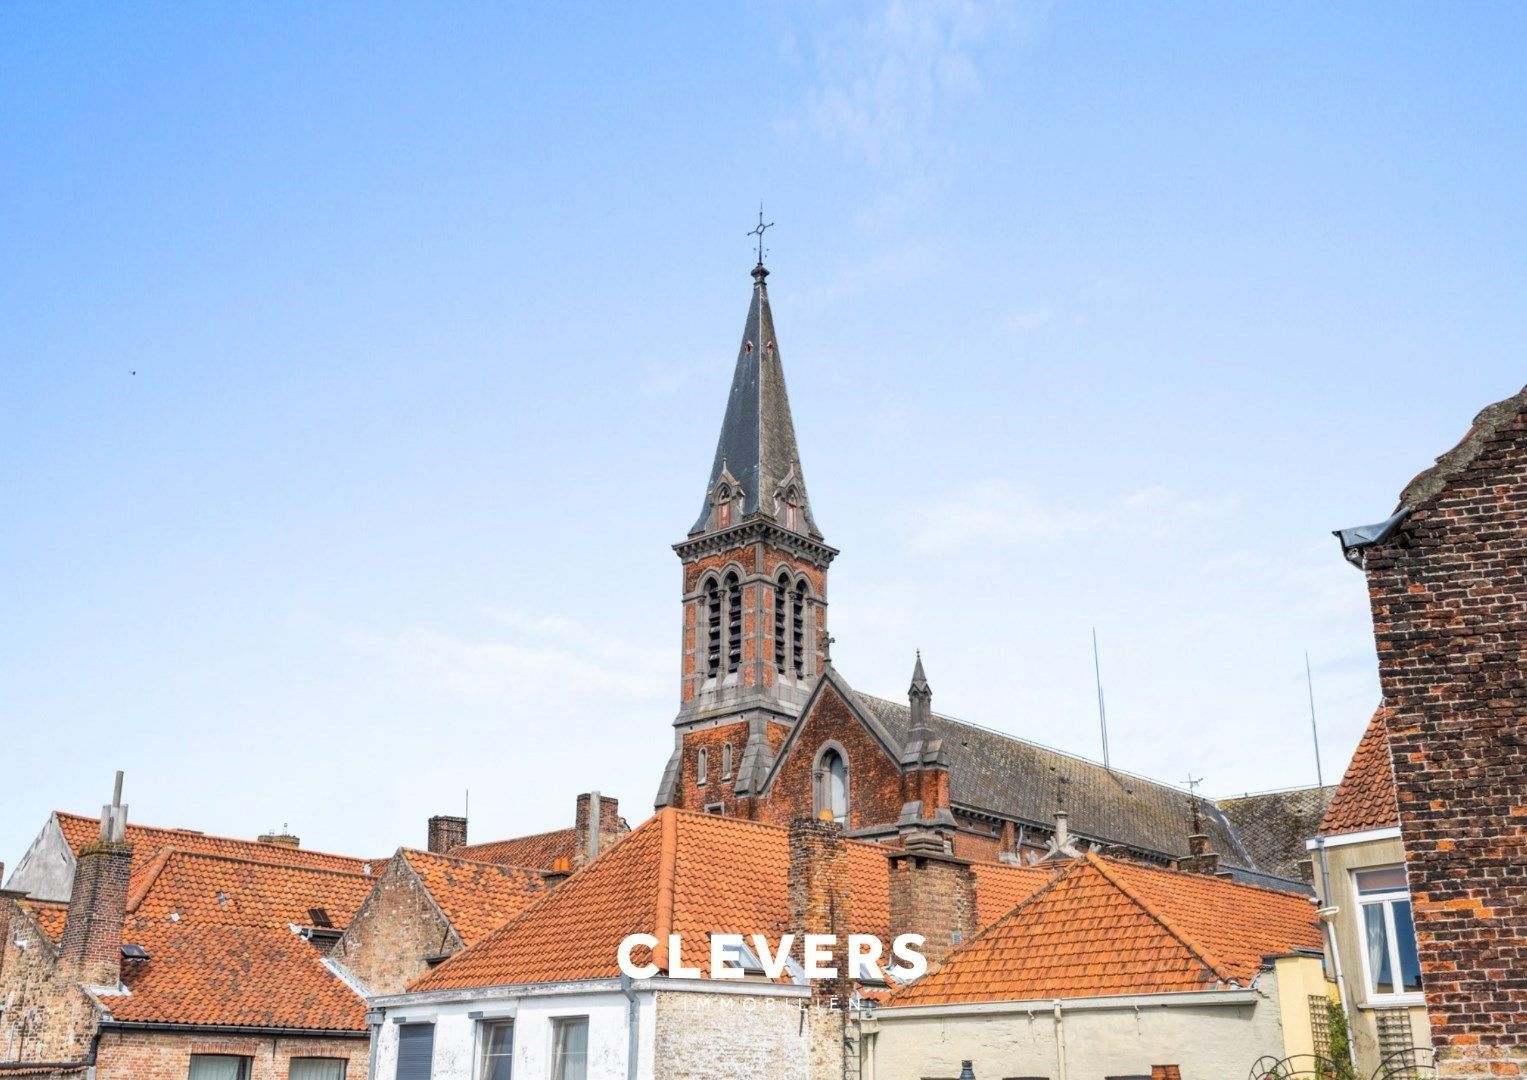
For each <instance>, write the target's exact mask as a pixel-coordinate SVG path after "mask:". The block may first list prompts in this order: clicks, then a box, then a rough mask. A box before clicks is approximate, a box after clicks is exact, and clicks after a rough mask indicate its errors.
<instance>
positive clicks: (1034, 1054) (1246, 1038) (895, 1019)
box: [864, 976, 1283, 1080]
mask: <svg viewBox="0 0 1527 1080" xmlns="http://www.w3.org/2000/svg"><path fill="white" fill-rule="evenodd" d="M1257 989H1258V991H1259V993H1258V994H1257V996H1256V1000H1255V1002H1254V1003H1248V1004H1238V1005H1184V1006H1173V1007H1170V1008H1167V1007H1163V1006H1161V1005H1146V1006H1142V1007H1141V1008H1139V1009H1138V1010H1137V1009H1135V1008H1133V1007H1117V1008H1105V1009H1097V1008H1089V1009H1075V1010H1070V1009H1067V1008H1065V1006H1064V1004H1063V1006H1062V1021H1061V1026H1060V1029H1059V1030H1060V1033H1061V1035H1062V1036H1063V1038H1064V1040H1065V1057H1066V1068H1065V1073H1064V1077H1065V1080H1102V1078H1103V1077H1107V1076H1149V1075H1150V1071H1151V1069H1150V1067H1151V1066H1152V1065H1180V1066H1181V1067H1182V1076H1183V1080H1235V1078H1239V1077H1243V1076H1246V1075H1247V1074H1248V1072H1249V1070H1250V1068H1251V1065H1252V1063H1253V1062H1254V1061H1256V1059H1257V1058H1258V1057H1260V1056H1261V1055H1263V1054H1272V1055H1274V1056H1276V1057H1282V1056H1283V1049H1282V1048H1283V1033H1282V1031H1283V1029H1282V1021H1281V1018H1280V1015H1279V1008H1278V999H1277V991H1276V986H1275V980H1274V979H1273V978H1271V977H1270V976H1264V977H1263V978H1261V979H1259V980H1258V985H1257ZM1174 996H1186V995H1174ZM874 1026H875V1028H876V1031H875V1034H874V1035H873V1045H872V1050H871V1054H872V1058H873V1060H872V1062H871V1068H872V1070H873V1071H871V1070H870V1069H867V1070H866V1071H865V1074H864V1075H865V1078H866V1080H869V1077H870V1076H873V1077H874V1080H928V1078H934V1080H944V1078H948V1080H954V1078H955V1077H958V1076H959V1075H960V1062H961V1061H962V1060H970V1061H971V1062H972V1064H973V1069H974V1071H975V1075H976V1080H1001V1078H1002V1077H1008V1076H1042V1077H1047V1078H1049V1080H1061V1078H1062V1075H1063V1074H1062V1073H1061V1071H1060V1064H1059V1052H1058V1051H1059V1047H1058V1045H1057V1026H1056V1023H1055V1016H1054V1009H1053V1006H1052V1004H1051V1003H1049V1002H1035V1003H1034V1007H1033V1010H1032V1012H1030V1011H1028V1010H1027V1009H1024V1010H1022V1011H1017V1012H1012V1011H1007V1012H988V1013H980V1014H965V1015H959V1014H956V1015H936V1014H933V1015H930V1014H922V1015H916V1014H909V1013H907V1014H901V1015H898V1010H895V1009H883V1010H880V1011H879V1013H878V1015H877V1017H876V1019H875V1020H874Z"/></svg>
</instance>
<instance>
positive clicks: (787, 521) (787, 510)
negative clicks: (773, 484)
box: [779, 487, 801, 531]
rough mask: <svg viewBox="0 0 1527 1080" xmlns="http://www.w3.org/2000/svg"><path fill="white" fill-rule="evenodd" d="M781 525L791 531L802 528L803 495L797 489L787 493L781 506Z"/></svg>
mask: <svg viewBox="0 0 1527 1080" xmlns="http://www.w3.org/2000/svg"><path fill="white" fill-rule="evenodd" d="M779 520H780V524H781V525H783V526H784V527H785V528H787V529H790V530H791V531H795V530H798V529H799V528H800V527H801V493H800V491H799V490H797V489H796V488H793V487H792V488H791V489H790V490H788V491H786V492H785V497H784V499H783V500H782V502H781V505H780V513H779Z"/></svg>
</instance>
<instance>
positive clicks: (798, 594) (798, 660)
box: [790, 584, 806, 679]
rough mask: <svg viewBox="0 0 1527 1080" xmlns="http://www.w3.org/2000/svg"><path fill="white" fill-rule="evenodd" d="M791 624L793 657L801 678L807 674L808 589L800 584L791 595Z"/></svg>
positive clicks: (796, 670) (796, 672) (796, 675)
mask: <svg viewBox="0 0 1527 1080" xmlns="http://www.w3.org/2000/svg"><path fill="white" fill-rule="evenodd" d="M790 625H791V631H790V632H791V646H792V648H791V652H792V657H791V659H792V662H793V663H794V665H795V677H796V678H797V679H799V678H802V677H804V676H805V674H806V590H805V588H804V587H802V586H801V585H799V584H797V585H796V587H795V591H794V592H793V593H792V594H791V596H790Z"/></svg>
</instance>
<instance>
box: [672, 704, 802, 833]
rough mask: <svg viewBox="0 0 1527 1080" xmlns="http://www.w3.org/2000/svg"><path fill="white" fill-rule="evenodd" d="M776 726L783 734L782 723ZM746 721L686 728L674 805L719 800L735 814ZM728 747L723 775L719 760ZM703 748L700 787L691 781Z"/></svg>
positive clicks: (702, 805) (696, 774) (691, 806)
mask: <svg viewBox="0 0 1527 1080" xmlns="http://www.w3.org/2000/svg"><path fill="white" fill-rule="evenodd" d="M775 726H777V727H779V729H780V732H781V734H780V736H779V737H780V738H781V739H783V738H784V734H783V732H784V727H783V725H775ZM747 741H748V725H747V724H746V723H740V724H725V725H723V726H721V727H714V728H702V729H700V730H698V731H690V732H687V733H685V735H684V751H683V756H682V758H681V764H680V770H681V772H680V774H679V802H678V805H679V806H681V807H683V808H684V809H686V810H703V809H705V808H706V807H707V806H709V805H711V804H712V803H717V802H719V803H721V804H722V805H723V806H725V807H726V813H728V814H736V813H737V812H738V811H737V769H738V767H739V766H740V765H741V764H742V751H743V749H744V748H745V747H746V746H747ZM728 745H730V746H731V748H732V775H731V776H730V777H724V775H723V773H724V770H723V768H722V762H723V761H724V760H725V747H726V746H728ZM701 750H704V751H705V752H706V756H707V758H708V768H707V775H706V781H705V784H704V786H703V787H702V786H701V785H700V784H698V783H696V782H695V781H696V780H697V778H698V777H699V775H700V751H701Z"/></svg>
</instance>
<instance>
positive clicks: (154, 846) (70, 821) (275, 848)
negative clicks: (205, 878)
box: [53, 810, 387, 873]
mask: <svg viewBox="0 0 1527 1080" xmlns="http://www.w3.org/2000/svg"><path fill="white" fill-rule="evenodd" d="M53 816H54V818H55V819H57V821H58V826H59V829H60V830H62V832H63V834H64V839H65V840H67V841H68V842H69V847H70V848H71V849H72V850H73V851H74V853H75V854H76V855H78V854H79V853H80V850H81V849H83V848H85V847H87V846H88V845H90V844H93V843H95V842H96V841H97V840H99V839H100V836H101V820H100V818H90V817H82V816H80V815H79V814H69V813H65V812H64V811H62V810H55V811H54V812H53ZM127 841H128V843H130V844H132V846H133V871H134V872H136V871H138V870H139V869H141V868H142V867H143V866H144V865H145V864H147V863H148V862H150V861H151V860H152V859H153V858H154V856H155V855H157V854H158V853H159V852H160V851H162V850H163V849H164V848H167V847H173V848H179V849H180V850H181V851H205V852H208V853H209V854H213V855H231V856H234V857H236V858H240V859H248V860H251V861H253V862H265V863H281V864H282V865H285V866H312V867H318V868H320V869H324V870H341V871H349V872H354V873H361V872H364V869H365V867H366V866H367V865H368V864H369V865H371V867H372V869H373V870H375V869H379V868H380V867H381V866H382V864H383V863H385V862H386V861H387V860H386V859H381V860H367V859H355V858H351V857H350V856H348V855H333V854H330V853H328V852H324V851H309V850H308V849H307V848H294V847H286V846H284V845H281V844H262V843H260V842H259V841H258V840H235V839H233V838H232V837H227V836H208V835H207V834H206V833H200V832H196V831H195V830H194V829H161V828H157V827H155V826H152V825H133V824H129V825H128V826H127Z"/></svg>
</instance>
